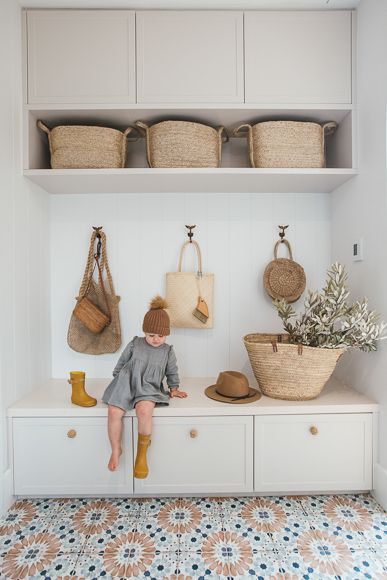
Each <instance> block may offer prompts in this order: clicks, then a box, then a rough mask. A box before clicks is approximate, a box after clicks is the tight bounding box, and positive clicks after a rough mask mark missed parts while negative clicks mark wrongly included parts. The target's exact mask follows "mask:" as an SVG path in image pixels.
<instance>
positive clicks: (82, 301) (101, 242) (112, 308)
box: [67, 231, 121, 354]
mask: <svg viewBox="0 0 387 580" xmlns="http://www.w3.org/2000/svg"><path fill="white" fill-rule="evenodd" d="M97 238H98V245H97V253H96V254H95V253H94V244H95V241H96V239H97ZM99 255H100V256H101V263H99V261H98V260H97V264H98V266H99V268H98V274H99V275H98V281H97V280H95V279H94V278H93V272H94V267H93V263H94V260H95V259H96V257H98V259H99ZM104 273H105V274H106V278H105V280H103V275H104ZM76 301H77V304H76V306H75V308H74V310H75V313H74V311H73V313H72V315H71V319H70V325H69V329H68V333H67V342H68V345H69V346H70V348H72V349H73V350H75V351H76V352H82V353H85V354H105V353H109V352H116V351H117V350H118V349H119V348H120V346H121V326H120V315H119V310H118V303H119V301H120V297H119V296H117V295H116V294H115V292H114V286H113V279H112V275H111V273H110V268H109V262H108V259H107V253H106V235H105V233H104V232H98V233H97V232H96V231H95V232H93V234H92V236H91V239H90V248H89V255H88V258H87V264H86V268H85V273H84V275H83V280H82V284H81V287H80V289H79V296H77V298H76ZM80 314H81V316H80ZM101 314H102V315H103V314H105V315H106V317H107V318H108V320H110V322H109V323H108V324H106V325H104V327H103V328H102V329H101V330H98V332H96V328H93V326H94V325H95V323H96V322H97V324H101V325H102V324H103V321H102V320H101V321H100V320H99V319H100V318H102V317H101ZM86 321H87V323H88V325H89V327H90V328H88V327H87V326H86V325H85V322H86ZM90 322H92V323H91V324H90Z"/></svg>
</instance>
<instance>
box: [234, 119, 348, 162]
mask: <svg viewBox="0 0 387 580" xmlns="http://www.w3.org/2000/svg"><path fill="white" fill-rule="evenodd" d="M336 127H337V124H336V123H335V122H334V121H331V122H329V123H324V124H323V125H320V124H319V123H311V122H307V121H263V122H260V123H256V124H255V125H249V124H248V123H245V124H243V125H240V126H239V127H238V128H237V129H235V130H234V136H241V135H242V134H243V133H244V132H245V131H246V130H247V133H245V134H246V136H247V143H248V152H249V160H250V165H251V167H268V168H291V167H293V168H296V167H303V168H305V167H310V168H312V167H315V168H322V167H325V166H326V161H325V137H326V136H327V135H330V134H332V133H333V132H334V131H335V130H336ZM242 129H244V130H245V131H243V132H242Z"/></svg>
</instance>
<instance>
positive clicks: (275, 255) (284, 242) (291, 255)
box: [274, 240, 293, 260]
mask: <svg viewBox="0 0 387 580" xmlns="http://www.w3.org/2000/svg"><path fill="white" fill-rule="evenodd" d="M280 244H285V246H286V247H287V249H288V251H289V259H290V260H293V254H292V248H291V246H290V244H289V242H288V240H278V242H277V243H276V245H275V246H274V259H275V260H278V258H277V252H278V248H279V245H280Z"/></svg>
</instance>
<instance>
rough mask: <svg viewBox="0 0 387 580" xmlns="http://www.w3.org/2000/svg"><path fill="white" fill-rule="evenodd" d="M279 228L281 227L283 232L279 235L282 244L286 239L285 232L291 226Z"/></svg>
mask: <svg viewBox="0 0 387 580" xmlns="http://www.w3.org/2000/svg"><path fill="white" fill-rule="evenodd" d="M278 227H279V229H280V230H282V231H280V233H279V237H280V238H281V242H283V241H284V237H285V230H286V228H288V227H289V225H287V226H278Z"/></svg>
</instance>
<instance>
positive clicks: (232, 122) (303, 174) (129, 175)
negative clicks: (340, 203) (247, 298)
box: [24, 104, 357, 194]
mask: <svg viewBox="0 0 387 580" xmlns="http://www.w3.org/2000/svg"><path fill="white" fill-rule="evenodd" d="M25 114H26V123H25V126H26V131H27V135H26V149H25V163H24V175H25V176H26V177H27V178H28V179H31V180H32V181H34V182H35V183H37V184H38V185H40V186H41V187H43V188H44V189H45V190H47V191H48V192H50V193H54V194H67V193H109V192H112V193H132V192H134V193H142V192H144V193H157V192H160V193H164V192H170V193H176V192H177V193H178V192H183V193H195V192H205V193H207V192H208V193H210V192H215V193H228V192H236V193H238V192H240V193H245V192H246V193H250V192H257V193H259V192H267V193H271V192H272V193H275V192H277V193H284V192H300V193H309V192H310V193H313V192H316V193H321V192H330V191H332V190H334V189H336V188H337V187H339V186H340V185H342V184H343V183H344V182H345V181H347V180H348V179H351V178H352V177H353V176H354V175H356V173H357V171H356V169H355V167H356V161H355V159H356V156H355V151H354V147H353V132H354V130H353V128H354V121H355V115H354V111H353V108H352V106H348V105H335V106H329V105H327V106H323V105H317V106H308V105H296V106H293V105H292V106H290V105H286V106H282V105H281V106H274V107H273V105H257V106H256V107H254V106H252V105H250V104H249V105H243V104H242V105H222V106H218V105H205V106H204V107H203V106H199V105H193V106H189V107H187V106H186V105H184V106H183V105H173V106H172V105H164V106H163V105H157V106H156V107H155V106H147V105H109V106H101V105H39V106H38V105H27V106H26V110H25ZM38 119H42V120H43V121H44V122H45V123H47V124H48V126H50V127H54V126H56V125H62V124H90V125H99V126H106V127H113V128H116V129H120V130H124V129H125V128H126V127H128V126H130V125H134V123H135V121H137V120H142V121H145V122H147V123H149V124H152V123H156V122H159V121H160V120H166V119H184V120H192V121H198V122H202V123H206V124H209V125H212V126H214V127H217V126H219V125H224V126H225V127H226V129H227V131H228V133H229V134H230V135H231V133H232V131H233V129H234V128H235V127H237V126H238V125H240V124H242V123H251V124H254V123H257V122H258V121H264V120H276V119H289V120H305V121H312V122H318V123H324V122H328V121H336V122H337V123H338V129H337V130H336V132H335V134H334V135H333V136H332V137H328V138H327V147H326V165H327V167H326V168H323V169H317V168H316V169H304V168H299V169H298V168H297V169H270V168H262V169H253V168H251V167H249V161H248V151H247V140H246V139H245V138H231V139H230V141H229V142H228V143H226V144H224V146H223V151H222V166H221V167H220V168H210V169H208V168H206V169H202V168H199V169H197V168H194V169H185V168H173V169H150V168H148V166H147V161H146V151H145V140H144V139H143V138H141V139H138V140H136V139H135V137H132V135H130V137H129V142H128V160H127V167H126V168H123V169H55V170H53V169H50V160H49V152H48V142H47V136H46V135H45V134H43V133H42V132H41V131H40V130H39V129H38V128H37V126H36V121H37V120H38ZM133 135H136V134H135V133H133Z"/></svg>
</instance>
